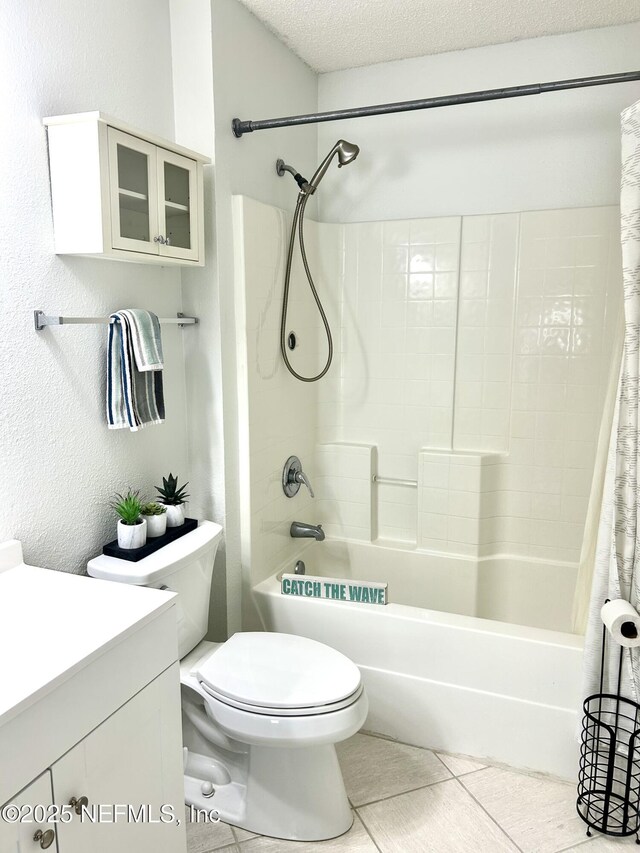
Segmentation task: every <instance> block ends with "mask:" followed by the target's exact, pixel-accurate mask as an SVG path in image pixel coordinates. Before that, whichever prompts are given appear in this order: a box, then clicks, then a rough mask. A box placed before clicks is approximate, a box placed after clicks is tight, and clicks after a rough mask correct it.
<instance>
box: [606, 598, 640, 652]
mask: <svg viewBox="0 0 640 853" xmlns="http://www.w3.org/2000/svg"><path fill="white" fill-rule="evenodd" d="M600 615H601V616H602V621H603V622H604V624H605V625H606V626H607V630H608V631H609V633H610V634H611V636H612V637H613V639H614V640H615V642H616V643H618V645H620V646H624V647H625V649H635V648H636V647H638V646H640V616H639V615H638V613H637V611H636V610H635V608H634V607H632V606H631V604H629V602H628V601H625V600H624V598H616V599H614V600H613V601H608V602H607V603H606V604H604V605H603V607H602V610H601V611H600Z"/></svg>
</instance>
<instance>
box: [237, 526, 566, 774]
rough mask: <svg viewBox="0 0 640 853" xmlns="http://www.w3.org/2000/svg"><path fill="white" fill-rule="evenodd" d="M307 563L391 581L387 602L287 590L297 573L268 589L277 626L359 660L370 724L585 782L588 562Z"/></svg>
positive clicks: (413, 555)
mask: <svg viewBox="0 0 640 853" xmlns="http://www.w3.org/2000/svg"><path fill="white" fill-rule="evenodd" d="M302 557H303V559H304V560H305V562H306V565H307V574H312V575H321V576H324V577H336V578H347V579H351V578H353V579H360V580H375V581H386V582H387V583H388V585H389V587H388V600H389V602H390V603H389V604H387V605H386V606H380V605H366V604H353V603H347V602H336V601H326V600H318V599H307V598H295V597H290V596H283V595H281V594H280V583H279V581H278V575H279V573H280V572H281V571H282V569H283V568H285V569H286V570H287V571H292V566H286V567H281V568H280V572H277V573H275V574H274V575H273V576H272V577H270V578H268V579H267V580H265V581H264V582H262V583H261V584H259V585H258V586H256V587H255V588H254V595H255V601H256V605H257V608H258V611H259V613H260V617H261V619H262V621H263V623H264V625H265V627H266V628H267V629H269V630H273V631H283V632H286V633H292V634H301V635H303V636H305V637H311V638H313V639H315V640H319V641H321V642H324V643H327V644H328V645H330V646H333V647H334V648H336V649H339V650H340V651H341V652H344V654H346V655H348V656H349V657H350V658H351V659H352V660H353V661H355V662H356V663H357V664H358V666H359V667H360V669H361V671H362V674H363V679H364V682H365V685H366V689H367V693H368V695H369V703H370V713H369V717H368V718H367V723H366V729H368V730H369V731H373V732H377V733H380V734H383V735H386V736H388V737H392V738H396V739H398V740H400V741H404V742H405V743H410V744H415V745H417V746H426V747H432V748H436V749H442V750H446V751H449V752H458V753H464V754H467V755H472V756H477V757H478V758H487V759H491V760H493V761H497V762H504V763H506V764H510V765H512V766H515V767H523V768H529V769H532V770H538V771H543V772H547V773H552V774H554V775H556V776H560V777H564V778H567V779H573V778H575V773H576V767H577V744H576V741H575V731H576V720H577V717H576V715H577V712H578V709H579V706H580V681H581V666H582V647H583V641H582V637H578V636H576V635H574V634H571V633H568V629H569V616H570V613H571V598H572V595H573V588H574V585H575V579H576V567H575V566H574V565H572V564H566V563H559V564H558V563H553V564H552V563H549V562H546V561H538V560H528V559H522V558H516V557H499V558H491V559H485V560H474V559H467V558H461V557H450V556H443V555H432V554H428V553H425V552H419V551H415V550H409V549H407V550H403V549H400V548H387V547H381V546H380V545H369V544H364V543H357V542H323V543H322V545H316V544H315V543H313V544H312V546H311V547H309V548H307V549H306V550H305V551H304V553H303V554H302Z"/></svg>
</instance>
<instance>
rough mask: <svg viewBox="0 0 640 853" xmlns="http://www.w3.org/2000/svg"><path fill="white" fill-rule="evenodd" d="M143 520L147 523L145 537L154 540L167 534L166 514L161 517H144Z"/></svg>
mask: <svg viewBox="0 0 640 853" xmlns="http://www.w3.org/2000/svg"><path fill="white" fill-rule="evenodd" d="M143 518H144V519H145V520H146V522H147V537H148V538H149V539H155V538H157V537H158V536H164V534H165V533H166V532H167V513H166V512H163V513H162V515H144V516H143Z"/></svg>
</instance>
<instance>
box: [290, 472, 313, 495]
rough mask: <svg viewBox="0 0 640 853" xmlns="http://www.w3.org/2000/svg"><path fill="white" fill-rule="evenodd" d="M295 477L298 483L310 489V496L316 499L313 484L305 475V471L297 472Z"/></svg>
mask: <svg viewBox="0 0 640 853" xmlns="http://www.w3.org/2000/svg"><path fill="white" fill-rule="evenodd" d="M294 476H295V481H296V483H304V485H305V486H306V487H307V488H308V489H309V494H310V495H311V497H312V498H315V495H314V494H313V489H312V488H311V483H310V482H309V478H308V477H307V475H306V474H305V473H304V471H296V473H295V475H294Z"/></svg>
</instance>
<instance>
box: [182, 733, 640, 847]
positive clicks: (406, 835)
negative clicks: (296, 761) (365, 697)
mask: <svg viewBox="0 0 640 853" xmlns="http://www.w3.org/2000/svg"><path fill="white" fill-rule="evenodd" d="M338 755H339V758H340V764H341V766H342V771H343V774H344V780H345V785H346V788H347V793H348V794H349V799H350V800H351V804H352V806H353V807H354V822H353V826H352V828H351V829H350V831H349V832H347V833H346V835H343V836H341V837H340V838H335V839H333V840H332V841H324V842H318V843H315V844H311V843H307V842H295V841H278V840H277V839H273V838H263V837H261V836H257V835H253V834H252V833H249V832H245V831H244V830H241V829H236V828H234V827H230V826H227V825H226V824H223V823H219V824H199V825H194V824H191V825H189V826H188V830H187V836H188V849H189V853H212V851H218V850H220V851H223V853H292V851H297V853H518V851H519V853H615V851H618V853H620V851H621V848H623V847H626V846H627V845H633V849H637V848H636V846H635V844H634V839H633V838H630V839H626V840H624V841H618V840H613V839H610V838H605V837H603V836H597V835H596V836H595V837H593V838H587V836H586V834H585V825H584V824H583V823H582V821H581V820H580V818H579V817H578V816H577V815H576V811H575V786H574V785H571V784H568V783H565V782H558V781H557V780H555V779H548V778H545V777H544V776H537V775H528V774H525V773H518V772H516V771H514V770H507V769H505V768H502V767H489V766H486V765H484V764H480V763H479V762H478V761H474V760H472V759H470V758H464V757H461V756H454V755H444V754H441V753H435V752H431V751H430V750H428V749H419V748H417V747H413V746H406V745H405V744H401V743H395V742H394V741H389V740H384V739H383V738H377V737H372V736H371V735H361V734H360V735H355V737H352V738H351V739H350V740H348V741H345V742H344V743H343V744H339V746H338ZM629 853H630V850H629Z"/></svg>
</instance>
